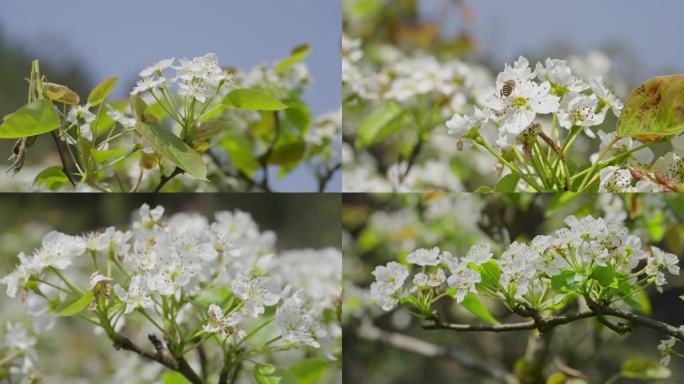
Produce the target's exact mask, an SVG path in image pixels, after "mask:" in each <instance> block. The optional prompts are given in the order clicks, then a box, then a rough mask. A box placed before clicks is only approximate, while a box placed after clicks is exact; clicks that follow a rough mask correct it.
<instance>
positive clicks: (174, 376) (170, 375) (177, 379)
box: [161, 372, 190, 384]
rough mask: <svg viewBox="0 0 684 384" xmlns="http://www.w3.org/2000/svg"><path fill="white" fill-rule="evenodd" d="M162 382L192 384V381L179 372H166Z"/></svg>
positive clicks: (163, 383)
mask: <svg viewBox="0 0 684 384" xmlns="http://www.w3.org/2000/svg"><path fill="white" fill-rule="evenodd" d="M161 382H162V384H190V381H189V380H188V379H186V378H185V376H183V375H181V374H180V373H178V372H164V374H163V375H162V377H161Z"/></svg>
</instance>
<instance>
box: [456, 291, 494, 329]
mask: <svg viewBox="0 0 684 384" xmlns="http://www.w3.org/2000/svg"><path fill="white" fill-rule="evenodd" d="M461 305H463V307H464V308H465V309H467V310H468V312H470V313H472V314H473V315H475V316H477V317H478V318H479V319H480V320H482V321H485V322H487V323H490V324H499V322H498V321H497V320H496V319H495V318H494V317H493V316H492V315H491V314H490V313H489V310H487V308H486V307H485V306H484V305H482V303H481V302H480V299H478V298H477V296H475V295H473V294H472V293H469V294H467V295H465V298H463V302H462V303H461Z"/></svg>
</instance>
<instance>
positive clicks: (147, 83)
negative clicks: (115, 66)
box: [131, 77, 166, 96]
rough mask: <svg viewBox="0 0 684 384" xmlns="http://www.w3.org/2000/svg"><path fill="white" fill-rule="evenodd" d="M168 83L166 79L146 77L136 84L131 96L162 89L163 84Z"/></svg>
mask: <svg viewBox="0 0 684 384" xmlns="http://www.w3.org/2000/svg"><path fill="white" fill-rule="evenodd" d="M165 82H166V79H165V78H163V77H162V78H152V77H145V78H142V79H140V80H138V82H137V83H136V84H135V87H133V90H132V91H131V95H132V96H135V95H139V94H141V93H144V92H147V91H149V90H153V89H156V88H158V87H160V86H161V85H162V84H164V83H165Z"/></svg>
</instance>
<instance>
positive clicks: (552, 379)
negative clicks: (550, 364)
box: [546, 372, 568, 384]
mask: <svg viewBox="0 0 684 384" xmlns="http://www.w3.org/2000/svg"><path fill="white" fill-rule="evenodd" d="M567 380H568V377H567V376H565V375H564V374H562V373H560V372H556V373H554V374H552V375H551V376H549V378H548V379H546V384H566V383H567Z"/></svg>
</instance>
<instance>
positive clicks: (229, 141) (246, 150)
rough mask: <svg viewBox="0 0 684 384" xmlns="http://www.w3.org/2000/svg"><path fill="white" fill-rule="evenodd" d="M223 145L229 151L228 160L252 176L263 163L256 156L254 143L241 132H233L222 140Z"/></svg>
mask: <svg viewBox="0 0 684 384" xmlns="http://www.w3.org/2000/svg"><path fill="white" fill-rule="evenodd" d="M221 147H223V149H225V150H226V152H228V160H229V161H230V163H231V164H232V165H233V166H234V167H235V168H237V169H238V170H239V171H242V172H244V173H245V174H247V175H248V176H252V174H253V173H254V171H256V170H257V169H259V168H260V167H261V165H260V164H259V162H258V161H257V160H256V159H255V158H254V153H253V152H252V143H250V142H249V140H248V139H247V137H245V136H244V135H240V134H231V135H227V136H225V137H224V138H223V139H222V140H221Z"/></svg>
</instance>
